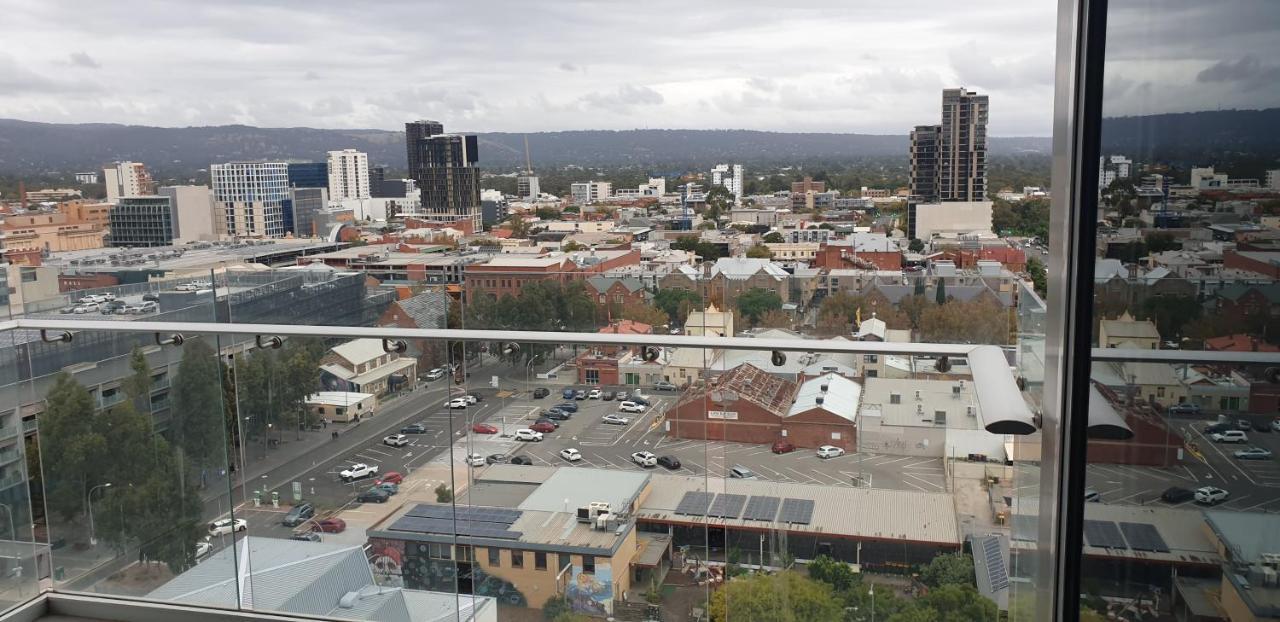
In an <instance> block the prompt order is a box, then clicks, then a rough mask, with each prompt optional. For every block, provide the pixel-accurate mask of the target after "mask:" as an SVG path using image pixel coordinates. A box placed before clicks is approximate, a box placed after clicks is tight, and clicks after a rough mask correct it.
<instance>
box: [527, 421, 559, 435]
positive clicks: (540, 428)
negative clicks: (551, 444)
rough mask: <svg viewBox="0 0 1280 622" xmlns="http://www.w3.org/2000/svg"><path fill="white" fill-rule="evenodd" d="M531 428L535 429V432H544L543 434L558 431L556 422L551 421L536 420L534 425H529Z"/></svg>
mask: <svg viewBox="0 0 1280 622" xmlns="http://www.w3.org/2000/svg"><path fill="white" fill-rule="evenodd" d="M529 429H530V430H533V431H534V432H541V433H543V434H550V433H552V432H555V431H556V426H555V424H553V423H551V422H546V423H539V422H534V424H533V425H531V426H529Z"/></svg>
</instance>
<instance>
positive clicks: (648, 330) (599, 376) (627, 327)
mask: <svg viewBox="0 0 1280 622" xmlns="http://www.w3.org/2000/svg"><path fill="white" fill-rule="evenodd" d="M599 332H600V334H602V335H651V334H653V327H652V326H650V325H648V324H645V323H643V322H636V321H633V320H617V321H615V322H611V323H610V324H609V325H608V326H606V327H604V328H601V329H600V331H599ZM636 358H639V353H638V352H636V351H635V348H623V347H618V346H598V347H595V348H591V349H590V350H587V351H586V352H583V353H582V354H580V355H578V358H577V360H576V361H575V363H576V364H577V366H578V382H579V383H582V384H593V385H606V386H608V385H617V384H634V383H624V382H623V380H624V379H623V378H622V373H621V369H620V368H621V367H622V366H624V365H626V364H627V363H628V362H630V361H631V360H633V359H636Z"/></svg>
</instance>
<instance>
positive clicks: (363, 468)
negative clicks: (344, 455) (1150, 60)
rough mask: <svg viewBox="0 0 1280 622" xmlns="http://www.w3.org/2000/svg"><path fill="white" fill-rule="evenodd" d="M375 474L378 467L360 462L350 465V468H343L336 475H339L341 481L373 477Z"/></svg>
mask: <svg viewBox="0 0 1280 622" xmlns="http://www.w3.org/2000/svg"><path fill="white" fill-rule="evenodd" d="M377 474H378V467H376V466H373V465H369V464H365V463H363V462H361V463H358V464H353V465H351V467H350V468H347V469H343V471H342V472H341V473H339V474H338V476H339V477H341V478H342V480H343V481H346V482H350V481H353V480H357V479H364V478H366V477H374V476H375V475H377Z"/></svg>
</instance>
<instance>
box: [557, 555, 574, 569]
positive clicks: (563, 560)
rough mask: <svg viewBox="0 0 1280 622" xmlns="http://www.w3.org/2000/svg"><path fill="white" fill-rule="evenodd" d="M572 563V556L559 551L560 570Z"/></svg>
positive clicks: (567, 567)
mask: <svg viewBox="0 0 1280 622" xmlns="http://www.w3.org/2000/svg"><path fill="white" fill-rule="evenodd" d="M572 565H573V556H572V555H570V554H568V553H560V572H564V571H565V570H568V569H569V566H572Z"/></svg>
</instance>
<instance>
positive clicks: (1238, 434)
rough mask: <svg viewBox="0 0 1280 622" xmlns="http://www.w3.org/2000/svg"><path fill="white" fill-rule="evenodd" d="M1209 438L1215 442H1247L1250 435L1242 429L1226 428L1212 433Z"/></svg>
mask: <svg viewBox="0 0 1280 622" xmlns="http://www.w3.org/2000/svg"><path fill="white" fill-rule="evenodd" d="M1209 439H1210V440H1212V441H1213V442H1215V443H1247V442H1249V435H1247V434H1245V433H1244V431H1242V430H1224V431H1222V432H1214V433H1213V434H1210V435H1209Z"/></svg>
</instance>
